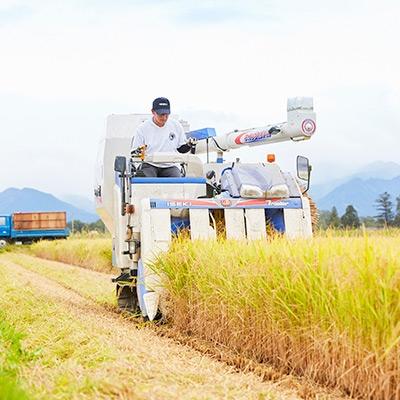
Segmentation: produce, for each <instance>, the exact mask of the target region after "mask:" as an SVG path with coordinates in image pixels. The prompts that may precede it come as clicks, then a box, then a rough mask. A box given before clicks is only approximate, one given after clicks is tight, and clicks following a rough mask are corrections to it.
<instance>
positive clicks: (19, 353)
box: [0, 311, 29, 400]
mask: <svg viewBox="0 0 400 400" xmlns="http://www.w3.org/2000/svg"><path fill="white" fill-rule="evenodd" d="M22 338H23V335H22V334H21V333H20V332H17V331H16V330H15V329H14V327H13V326H11V325H10V324H8V323H7V321H6V320H5V317H4V313H3V312H2V311H0V399H7V400H25V399H28V396H27V394H26V393H25V391H24V390H23V389H22V388H21V383H20V382H19V380H18V377H17V371H18V368H19V367H20V366H21V364H23V363H24V362H25V361H26V360H27V359H29V354H27V352H25V351H23V350H22V348H21V339H22Z"/></svg>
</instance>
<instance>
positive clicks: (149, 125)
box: [131, 119, 186, 168]
mask: <svg viewBox="0 0 400 400" xmlns="http://www.w3.org/2000/svg"><path fill="white" fill-rule="evenodd" d="M185 143H186V136H185V131H184V130H183V127H182V125H181V124H180V123H179V122H178V121H175V120H173V119H168V120H167V122H166V123H165V125H164V126H162V127H160V126H158V125H156V124H155V123H154V122H153V119H149V120H146V121H144V122H143V123H142V124H140V125H139V126H138V127H137V129H136V134H135V136H134V137H133V141H132V146H131V148H132V149H136V148H138V147H139V146H142V145H144V144H145V145H147V149H146V154H148V155H151V154H153V153H157V152H176V149H177V148H178V147H180V146H182V145H183V144H185ZM154 165H156V166H157V167H161V168H166V167H171V166H173V165H175V164H172V163H164V164H154Z"/></svg>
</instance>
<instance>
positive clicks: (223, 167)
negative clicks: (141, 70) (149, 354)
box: [95, 98, 316, 320]
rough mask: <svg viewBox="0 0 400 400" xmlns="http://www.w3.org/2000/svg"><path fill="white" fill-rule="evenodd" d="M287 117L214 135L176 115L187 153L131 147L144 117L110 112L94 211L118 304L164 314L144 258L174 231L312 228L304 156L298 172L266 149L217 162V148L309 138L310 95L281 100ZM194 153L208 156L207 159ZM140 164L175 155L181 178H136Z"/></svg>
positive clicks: (240, 233) (306, 232)
mask: <svg viewBox="0 0 400 400" xmlns="http://www.w3.org/2000/svg"><path fill="white" fill-rule="evenodd" d="M287 116H288V118H287V122H285V123H279V124H274V125H268V126H265V127H262V128H252V129H247V130H243V131H233V132H229V133H227V134H225V135H221V136H219V135H216V132H215V130H214V129H212V128H204V129H200V130H196V131H190V130H189V126H188V124H187V123H186V122H185V121H181V123H182V125H183V126H184V128H185V131H186V132H187V133H186V135H187V137H188V139H189V138H192V140H193V141H194V142H196V143H197V144H196V146H195V147H194V149H193V150H192V152H191V153H188V154H180V153H178V152H176V153H154V154H146V148H144V147H142V148H140V149H134V151H133V152H132V153H131V148H130V145H131V140H132V136H133V135H134V133H135V130H136V127H137V126H138V125H139V124H140V123H141V122H143V121H144V120H146V119H148V118H150V117H151V115H146V114H131V115H111V116H109V117H108V121H107V133H106V137H105V139H104V140H103V141H102V142H101V145H100V150H99V156H98V165H97V169H96V181H97V182H96V187H95V198H96V208H97V212H98V213H99V215H100V217H101V218H102V220H103V221H104V223H105V225H106V227H107V228H108V230H109V231H110V233H111V235H112V243H113V244H112V246H113V265H114V266H116V267H117V268H119V269H120V270H121V274H120V276H118V277H117V278H115V279H114V280H113V281H114V282H115V283H116V285H117V298H118V305H119V307H120V308H121V309H125V310H128V311H132V312H138V313H141V314H142V315H143V316H144V317H148V318H149V319H150V320H153V319H154V318H155V317H156V315H160V313H162V301H161V300H160V299H161V298H162V287H161V284H160V277H159V276H158V275H157V274H156V273H154V271H152V269H151V265H152V262H154V260H155V258H156V257H157V256H158V255H159V254H160V253H161V252H165V251H168V248H169V245H170V243H171V240H172V239H173V237H174V236H175V235H179V234H180V233H181V232H182V231H185V232H187V234H188V235H189V236H190V238H191V239H192V240H197V239H215V238H216V237H217V236H219V235H224V236H225V237H226V238H228V239H238V240H240V239H243V240H244V239H247V240H256V239H262V238H266V237H267V235H268V231H270V230H271V229H273V230H276V231H278V232H281V233H283V234H285V235H287V236H288V237H290V238H297V237H310V236H311V235H312V224H311V213H310V202H309V199H308V197H307V196H305V192H306V191H307V189H308V186H309V179H310V171H311V167H310V165H309V162H308V159H306V158H305V157H301V156H299V157H298V158H297V177H295V176H293V175H292V174H290V173H286V172H282V171H281V170H280V168H279V166H278V165H277V164H276V163H275V160H274V156H273V155H269V156H268V162H267V163H263V162H259V163H251V164H247V163H240V162H239V163H237V162H225V161H224V160H223V156H224V153H225V152H228V151H230V150H233V149H236V148H240V147H243V146H250V147H253V146H259V145H264V144H271V143H278V142H284V141H300V140H307V139H310V138H311V136H312V135H313V134H314V132H315V127H316V125H315V113H314V110H313V101H312V99H311V98H293V99H289V100H288V107H287ZM211 153H217V158H216V160H215V161H210V154H211ZM200 154H206V158H207V161H206V162H203V161H202V160H201V158H200V157H199V156H198V155H200ZM143 162H147V163H151V164H155V165H157V164H159V163H160V164H162V163H175V164H176V165H180V166H181V170H182V177H178V178H149V177H144V176H143V175H142V174H141V170H140V164H141V163H143ZM301 181H302V182H303V184H301V183H300V182H301ZM266 245H267V242H266Z"/></svg>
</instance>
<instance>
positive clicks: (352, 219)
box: [340, 204, 360, 228]
mask: <svg viewBox="0 0 400 400" xmlns="http://www.w3.org/2000/svg"><path fill="white" fill-rule="evenodd" d="M340 222H341V224H342V226H343V227H345V228H359V227H360V218H358V213H357V210H356V209H355V208H354V207H353V206H352V205H351V204H350V205H348V206H347V207H346V211H345V213H344V214H343V215H342V217H341V218H340Z"/></svg>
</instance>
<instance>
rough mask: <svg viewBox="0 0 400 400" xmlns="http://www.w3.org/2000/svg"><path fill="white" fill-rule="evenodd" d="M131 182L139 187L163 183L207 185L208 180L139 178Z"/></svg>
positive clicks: (193, 178)
mask: <svg viewBox="0 0 400 400" xmlns="http://www.w3.org/2000/svg"><path fill="white" fill-rule="evenodd" d="M131 182H132V183H133V184H134V185H137V184H139V183H153V184H154V183H155V184H157V185H159V184H162V183H201V184H205V183H206V180H205V178H196V177H188V178H183V177H182V178H139V177H134V178H131Z"/></svg>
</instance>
